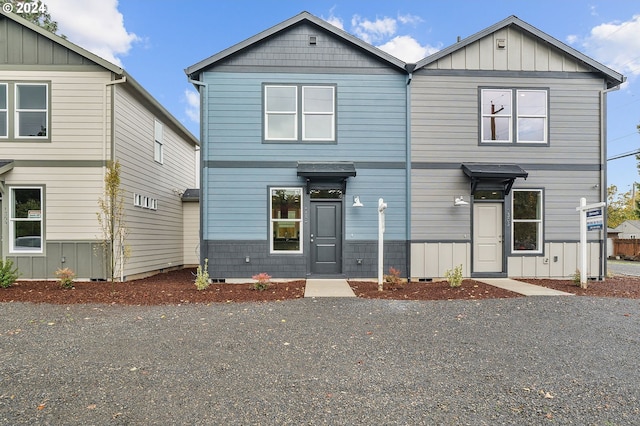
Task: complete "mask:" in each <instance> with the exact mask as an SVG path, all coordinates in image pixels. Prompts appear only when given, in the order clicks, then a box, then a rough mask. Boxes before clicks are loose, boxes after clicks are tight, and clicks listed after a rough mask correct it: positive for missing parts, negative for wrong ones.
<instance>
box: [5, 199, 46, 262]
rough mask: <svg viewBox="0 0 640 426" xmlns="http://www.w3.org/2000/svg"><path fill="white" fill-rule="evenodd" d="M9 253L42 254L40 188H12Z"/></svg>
mask: <svg viewBox="0 0 640 426" xmlns="http://www.w3.org/2000/svg"><path fill="white" fill-rule="evenodd" d="M10 194H11V198H10V199H11V201H10V203H11V206H10V212H9V222H10V225H9V239H10V244H9V251H10V252H11V253H42V240H43V238H42V237H43V233H42V216H43V209H42V188H12V189H11V192H10Z"/></svg>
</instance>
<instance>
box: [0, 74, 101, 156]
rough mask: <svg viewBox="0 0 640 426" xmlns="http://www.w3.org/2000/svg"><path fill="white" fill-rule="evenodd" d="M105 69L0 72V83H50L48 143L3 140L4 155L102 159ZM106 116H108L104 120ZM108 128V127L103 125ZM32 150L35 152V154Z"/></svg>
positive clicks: (0, 148) (0, 149) (0, 151)
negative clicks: (97, 70)
mask: <svg viewBox="0 0 640 426" xmlns="http://www.w3.org/2000/svg"><path fill="white" fill-rule="evenodd" d="M110 75H111V74H110V73H108V72H72V71H66V72H61V71H20V72H15V71H0V82H2V81H13V82H16V81H17V82H24V81H39V82H40V81H42V82H51V86H50V92H49V96H50V100H51V102H50V105H51V111H50V120H51V121H50V123H49V127H50V135H51V142H39V141H38V142H29V141H25V140H20V141H16V142H11V141H2V147H0V153H4V152H6V153H7V154H3V155H2V157H3V158H11V159H14V160H22V159H24V160H45V159H46V160H102V159H103V157H104V150H103V146H104V141H106V137H105V126H104V124H103V123H104V119H105V109H106V111H107V114H109V113H108V111H109V110H110V104H109V103H107V105H106V106H105V96H104V93H105V86H104V84H105V83H106V82H108V81H109V80H110ZM108 118H109V117H108V116H107V119H108ZM106 131H107V132H108V131H109V128H108V127H107V128H106ZM34 149H36V150H37V152H38V155H35V156H34Z"/></svg>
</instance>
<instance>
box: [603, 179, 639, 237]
mask: <svg viewBox="0 0 640 426" xmlns="http://www.w3.org/2000/svg"><path fill="white" fill-rule="evenodd" d="M635 185H637V184H635ZM637 189H638V188H632V189H631V190H630V191H628V192H625V193H623V194H618V188H617V187H616V186H615V185H609V187H607V227H609V228H615V227H617V226H618V225H620V224H621V223H622V222H624V221H625V220H636V219H638V218H640V215H638V208H637V203H638V200H634V198H636V197H635V194H636V191H637Z"/></svg>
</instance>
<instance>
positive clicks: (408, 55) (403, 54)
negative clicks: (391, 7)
mask: <svg viewBox="0 0 640 426" xmlns="http://www.w3.org/2000/svg"><path fill="white" fill-rule="evenodd" d="M378 48H379V49H381V50H383V51H385V52H387V53H388V54H390V55H393V56H395V57H396V58H398V59H400V60H402V61H405V62H409V63H415V62H418V61H419V60H420V59H422V58H425V57H427V56H429V55H431V54H433V53H436V52H437V51H438V50H439V49H437V48H435V47H431V46H429V45H426V46H422V45H420V43H418V41H417V40H416V39H414V38H413V37H411V36H397V37H394V38H393V39H391V40H389V41H388V42H386V43H385V44H383V45H380V46H378Z"/></svg>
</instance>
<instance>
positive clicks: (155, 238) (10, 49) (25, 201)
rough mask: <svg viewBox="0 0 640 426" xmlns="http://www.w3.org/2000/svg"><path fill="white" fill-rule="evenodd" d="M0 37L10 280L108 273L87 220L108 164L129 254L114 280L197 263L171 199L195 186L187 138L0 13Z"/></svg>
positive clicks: (111, 73) (99, 62) (84, 56)
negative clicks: (14, 274)
mask: <svg viewBox="0 0 640 426" xmlns="http://www.w3.org/2000/svg"><path fill="white" fill-rule="evenodd" d="M0 40H2V43H0V241H1V243H0V257H1V258H2V259H10V260H12V261H13V262H14V263H15V265H16V266H17V267H18V269H19V271H20V273H21V277H22V278H29V279H41V278H55V271H56V269H57V268H63V267H69V268H71V269H73V270H74V271H75V273H76V274H77V277H78V278H79V279H105V278H107V277H110V271H109V270H108V267H107V265H109V264H110V262H108V261H105V259H106V257H105V256H106V254H105V253H104V252H103V249H102V247H103V246H102V244H101V242H102V239H103V233H102V229H101V227H100V226H99V223H98V220H97V213H98V212H99V207H98V199H99V198H100V197H103V194H104V175H105V171H106V167H107V165H108V164H109V162H111V161H114V160H118V161H120V164H121V187H122V189H123V190H124V197H125V221H126V225H127V228H128V230H129V235H128V237H127V239H126V241H125V244H126V245H128V246H129V247H130V249H131V257H130V258H129V260H128V262H127V263H126V264H125V265H124V269H121V270H120V271H118V272H117V276H119V277H122V278H124V279H128V278H132V277H135V276H141V275H146V274H150V273H153V272H155V271H159V270H163V269H168V268H173V267H178V266H181V265H184V264H185V263H197V261H196V262H193V259H192V256H187V257H185V252H188V253H192V252H193V251H194V248H195V247H196V246H197V241H193V238H190V237H187V238H185V236H186V234H185V233H184V231H183V218H184V214H183V208H184V206H183V200H182V199H181V197H180V194H181V193H183V192H184V191H185V189H187V188H194V187H195V185H196V182H197V181H196V173H197V167H196V155H195V152H196V149H197V147H198V144H199V142H198V140H197V139H196V138H195V137H194V136H193V135H191V134H190V133H189V132H188V131H187V130H186V129H185V128H184V127H183V126H182V125H181V124H180V123H179V122H178V121H177V120H176V119H175V118H174V117H173V116H172V115H171V114H169V112H168V111H167V110H166V109H165V108H163V107H162V106H161V105H160V104H159V103H158V102H157V101H156V100H155V99H153V98H152V97H151V95H149V93H148V92H147V91H146V90H145V89H144V88H142V87H141V86H140V84H138V83H137V82H136V81H135V80H134V79H133V78H132V77H131V76H130V75H129V74H127V73H126V71H124V70H123V69H122V68H120V67H118V66H116V65H114V64H112V63H110V62H107V61H105V60H103V59H102V58H99V57H97V56H96V55H94V54H92V53H90V52H88V51H86V50H84V49H82V48H81V47H79V46H77V45H75V44H73V43H70V42H69V41H67V40H65V39H62V38H60V37H58V36H56V35H55V34H52V33H50V32H48V31H46V30H44V29H42V28H40V27H39V26H37V25H34V24H32V23H30V22H28V21H26V20H24V19H22V18H20V17H19V16H17V15H15V14H6V13H4V12H1V11H0ZM188 235H192V232H191V231H189V234H188ZM116 249H117V248H116Z"/></svg>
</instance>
